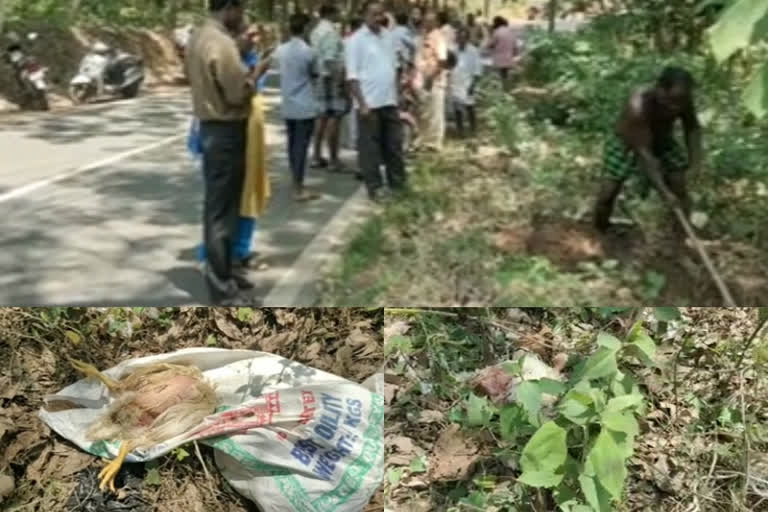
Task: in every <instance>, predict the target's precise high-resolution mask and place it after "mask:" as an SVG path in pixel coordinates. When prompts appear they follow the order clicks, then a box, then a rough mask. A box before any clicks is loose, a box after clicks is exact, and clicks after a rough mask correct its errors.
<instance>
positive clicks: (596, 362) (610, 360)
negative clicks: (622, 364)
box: [583, 347, 618, 380]
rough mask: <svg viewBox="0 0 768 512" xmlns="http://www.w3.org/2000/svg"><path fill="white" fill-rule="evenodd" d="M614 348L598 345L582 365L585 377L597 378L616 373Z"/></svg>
mask: <svg viewBox="0 0 768 512" xmlns="http://www.w3.org/2000/svg"><path fill="white" fill-rule="evenodd" d="M617 370H618V368H617V367H616V350H614V349H609V348H606V347H600V348H599V349H597V352H595V353H594V354H592V355H591V356H590V357H589V359H587V362H586V364H585V365H584V376H583V378H585V379H589V380H592V379H599V378H602V377H607V376H608V375H612V374H614V373H616V371H617Z"/></svg>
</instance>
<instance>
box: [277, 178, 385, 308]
mask: <svg viewBox="0 0 768 512" xmlns="http://www.w3.org/2000/svg"><path fill="white" fill-rule="evenodd" d="M371 209H372V203H371V202H370V201H369V200H368V193H367V192H366V190H365V187H362V186H361V187H360V189H359V190H358V191H357V192H355V193H354V194H352V195H351V196H350V197H349V199H347V200H346V201H345V202H344V204H343V205H342V207H341V208H340V209H339V210H338V211H337V212H336V214H335V215H334V216H333V218H332V219H331V221H330V222H328V224H326V225H325V227H324V228H323V229H321V230H320V232H319V233H318V234H317V235H316V236H315V237H314V238H313V239H312V241H311V242H310V243H309V244H308V245H307V246H306V247H305V248H304V250H303V251H302V252H301V254H300V255H299V257H298V258H297V259H296V261H295V262H294V263H293V265H291V268H290V269H288V270H287V271H286V272H285V274H283V276H282V277H281V278H280V280H279V281H278V282H277V283H275V285H274V286H273V287H272V290H271V291H270V292H269V294H267V296H266V297H265V298H264V300H263V302H262V304H263V305H264V306H265V307H288V306H295V305H296V304H298V303H299V302H300V303H301V304H302V305H304V304H305V302H306V301H298V299H299V296H300V295H301V294H302V292H304V290H305V289H306V286H308V285H309V284H310V283H312V282H313V281H316V280H317V277H318V276H319V275H322V274H321V272H322V271H323V270H324V269H325V268H327V267H328V266H330V264H332V263H334V262H335V261H337V260H338V259H339V258H341V248H342V246H343V243H344V240H343V238H342V237H343V235H344V234H345V233H346V232H347V231H348V229H349V228H350V227H351V226H352V225H354V224H357V223H361V222H363V221H365V220H366V219H368V217H369V215H368V214H369V212H370V211H371Z"/></svg>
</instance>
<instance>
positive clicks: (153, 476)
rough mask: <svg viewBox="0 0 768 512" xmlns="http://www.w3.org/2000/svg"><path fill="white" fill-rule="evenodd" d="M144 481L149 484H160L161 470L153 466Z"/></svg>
mask: <svg viewBox="0 0 768 512" xmlns="http://www.w3.org/2000/svg"><path fill="white" fill-rule="evenodd" d="M144 483H145V484H147V485H160V484H161V483H162V481H161V480H160V472H159V471H158V470H157V468H152V469H150V470H149V471H147V474H146V475H145V476H144Z"/></svg>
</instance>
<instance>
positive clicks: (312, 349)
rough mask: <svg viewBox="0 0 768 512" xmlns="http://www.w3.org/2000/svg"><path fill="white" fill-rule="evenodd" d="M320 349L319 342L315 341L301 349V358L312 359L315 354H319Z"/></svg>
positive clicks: (315, 357)
mask: <svg viewBox="0 0 768 512" xmlns="http://www.w3.org/2000/svg"><path fill="white" fill-rule="evenodd" d="M322 349H323V346H322V345H321V344H320V342H317V341H316V342H314V343H312V344H311V345H310V346H308V347H307V348H305V349H304V350H303V352H302V353H301V358H302V359H304V360H305V361H314V360H315V359H317V356H319V355H320V351H321V350H322Z"/></svg>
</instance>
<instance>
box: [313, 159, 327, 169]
mask: <svg viewBox="0 0 768 512" xmlns="http://www.w3.org/2000/svg"><path fill="white" fill-rule="evenodd" d="M326 167H328V160H326V159H325V158H320V159H318V160H312V163H311V164H310V165H309V168H310V169H325V168H326Z"/></svg>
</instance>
